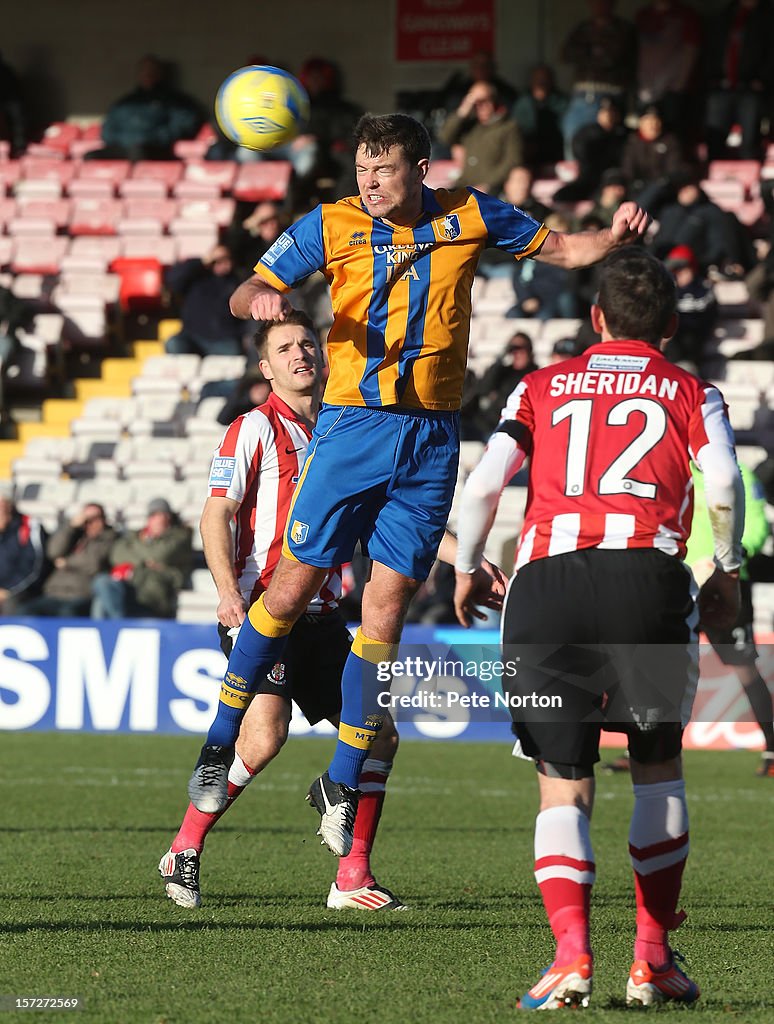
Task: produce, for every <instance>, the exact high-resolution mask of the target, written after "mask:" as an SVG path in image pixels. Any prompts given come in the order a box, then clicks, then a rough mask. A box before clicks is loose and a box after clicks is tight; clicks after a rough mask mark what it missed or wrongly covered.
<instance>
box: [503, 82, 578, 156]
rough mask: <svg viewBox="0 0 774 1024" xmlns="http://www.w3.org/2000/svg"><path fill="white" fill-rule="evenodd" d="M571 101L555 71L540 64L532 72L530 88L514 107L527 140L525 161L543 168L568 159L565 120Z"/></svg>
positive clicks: (522, 133) (515, 115)
mask: <svg viewBox="0 0 774 1024" xmlns="http://www.w3.org/2000/svg"><path fill="white" fill-rule="evenodd" d="M567 104H568V99H567V96H566V94H565V93H563V92H560V91H559V90H558V89H557V87H556V81H555V79H554V72H553V69H552V68H550V67H549V66H548V64H538V65H537V66H536V67H534V68H533V69H532V71H530V74H529V82H528V85H527V88H526V90H525V91H524V92H522V93H521V95H520V96H519V97H518V98H517V100H516V102H515V103H514V104H513V106H512V107H511V117H512V118H513V120H514V121H515V122H516V124H517V125H518V126H519V129H520V131H521V135H522V138H523V140H524V159H525V161H526V163H527V164H529V166H530V167H533V168H536V169H537V168H542V167H545V166H546V165H548V164H552V163H555V162H556V161H557V160H561V159H562V157H563V156H564V142H563V139H562V119H563V117H564V115H565V113H566V111H567Z"/></svg>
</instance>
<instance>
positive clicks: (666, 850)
mask: <svg viewBox="0 0 774 1024" xmlns="http://www.w3.org/2000/svg"><path fill="white" fill-rule="evenodd" d="M629 854H630V855H631V859H632V867H633V868H634V887H635V893H636V896H637V937H636V939H635V940H634V959H635V960H647V961H648V963H649V964H650V965H651V966H652V967H656V968H658V967H664V966H665V965H666V964H668V963H669V961H670V957H671V954H670V951H669V931H670V930H671V929H673V928H677V926H678V925H679V924H681V923H682V922H683V921H684V920H685V914H683V913H677V903H678V900H679V899H680V887H681V885H682V879H683V868H684V867H685V861H686V858H687V856H688V807H687V805H686V803H685V782H684V781H683V780H682V779H675V780H674V781H671V782H656V783H653V784H651V785H647V786H644V785H638V786H634V811H633V812H632V822H631V827H630V829H629Z"/></svg>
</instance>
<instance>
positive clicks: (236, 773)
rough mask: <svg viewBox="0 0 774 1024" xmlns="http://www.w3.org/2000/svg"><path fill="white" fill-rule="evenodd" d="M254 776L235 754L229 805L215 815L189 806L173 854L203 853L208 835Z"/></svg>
mask: <svg viewBox="0 0 774 1024" xmlns="http://www.w3.org/2000/svg"><path fill="white" fill-rule="evenodd" d="M254 776H255V772H254V771H253V770H252V768H250V766H249V765H247V764H245V762H244V761H243V760H242V758H241V757H240V756H239V754H234V761H233V763H232V765H231V768H230V769H229V772H228V803H227V804H226V806H225V808H224V809H223V810H222V811H218V812H217V813H215V814H204V813H203V812H202V811H197V810H196V808H195V807H194V805H193V804H189V805H188V810H187V811H186V812H185V817H184V818H183V824H182V825H181V826H180V831H179V832H178V833H177V835H176V836H175V838H174V839H173V840H172V853H180V852H181V851H182V850H196V852H197V853H201V852H202V850H203V849H204V840H205V839H206V838H207V833H208V832H209V831H210V829H211V828H212V826H213V825H214V824H215V822H216V821H217V820H218V818H220V817H221V816H222V815H223V814H225V813H226V811H227V810H228V809H229V807H230V806H231V805H232V804H233V802H234V801H235V800H236V798H237V797H238V796H239V794H240V793H241V792H242V790H243V789H244V788H245V786H246V785H247V784H248V783H250V782H252V780H253V778H254Z"/></svg>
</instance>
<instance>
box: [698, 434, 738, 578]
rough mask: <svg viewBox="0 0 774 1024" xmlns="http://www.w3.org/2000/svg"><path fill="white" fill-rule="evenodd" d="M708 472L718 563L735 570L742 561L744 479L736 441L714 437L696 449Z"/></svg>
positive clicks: (707, 490)
mask: <svg viewBox="0 0 774 1024" xmlns="http://www.w3.org/2000/svg"><path fill="white" fill-rule="evenodd" d="M695 461H696V465H697V466H698V467H699V469H700V470H701V471H702V473H703V474H704V493H705V495H706V499H707V511H708V513H709V518H710V524H711V526H712V536H713V538H714V541H715V564H716V565H717V566H718V567H719V568H720V569H722V570H723V571H724V572H733V571H735V570H736V569H738V568H739V567H740V566H741V564H742V557H743V554H742V533H743V531H744V482H743V480H742V474H741V473H740V471H739V466H738V464H737V461H736V453H735V451H734V448H733V446H732V444H730V443H728V442H725V441H723V440H722V439H721V438H718V439H717V440H711V441H710V442H709V443H708V444H705V445H704V446H703V448H701V450H700V451H698V452H697V453H696V457H695Z"/></svg>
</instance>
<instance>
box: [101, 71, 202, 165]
mask: <svg viewBox="0 0 774 1024" xmlns="http://www.w3.org/2000/svg"><path fill="white" fill-rule="evenodd" d="M201 124H202V116H201V111H200V110H199V108H198V105H197V104H196V101H195V100H193V99H192V98H191V97H190V96H186V95H185V94H184V93H181V92H178V91H177V90H175V89H173V88H171V86H169V85H168V84H167V83H166V81H165V68H164V65H163V64H162V63H161V61H160V60H159V59H158V57H154V56H152V55H150V54H149V55H147V56H145V57H143V58H142V60H141V61H140V63H139V65H138V67H137V87H136V88H135V89H133V90H132V92H130V93H127V95H126V96H122V97H121V99H120V100H117V101H116V102H115V103H114V104H113V105H112V106H111V107H110V109H109V110H108V112H107V114H106V116H105V120H104V122H103V124H102V138H103V140H104V143H105V146H104V148H103V149H99V150H94V151H93V152H92V153H91V157H92V158H94V159H98V160H105V159H108V158H114V159H124V160H171V159H172V158H173V156H174V152H173V147H174V144H175V143H176V142H177V141H178V140H179V139H191V138H193V137H194V135H196V132H197V131H198V130H199V128H200V126H201Z"/></svg>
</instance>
